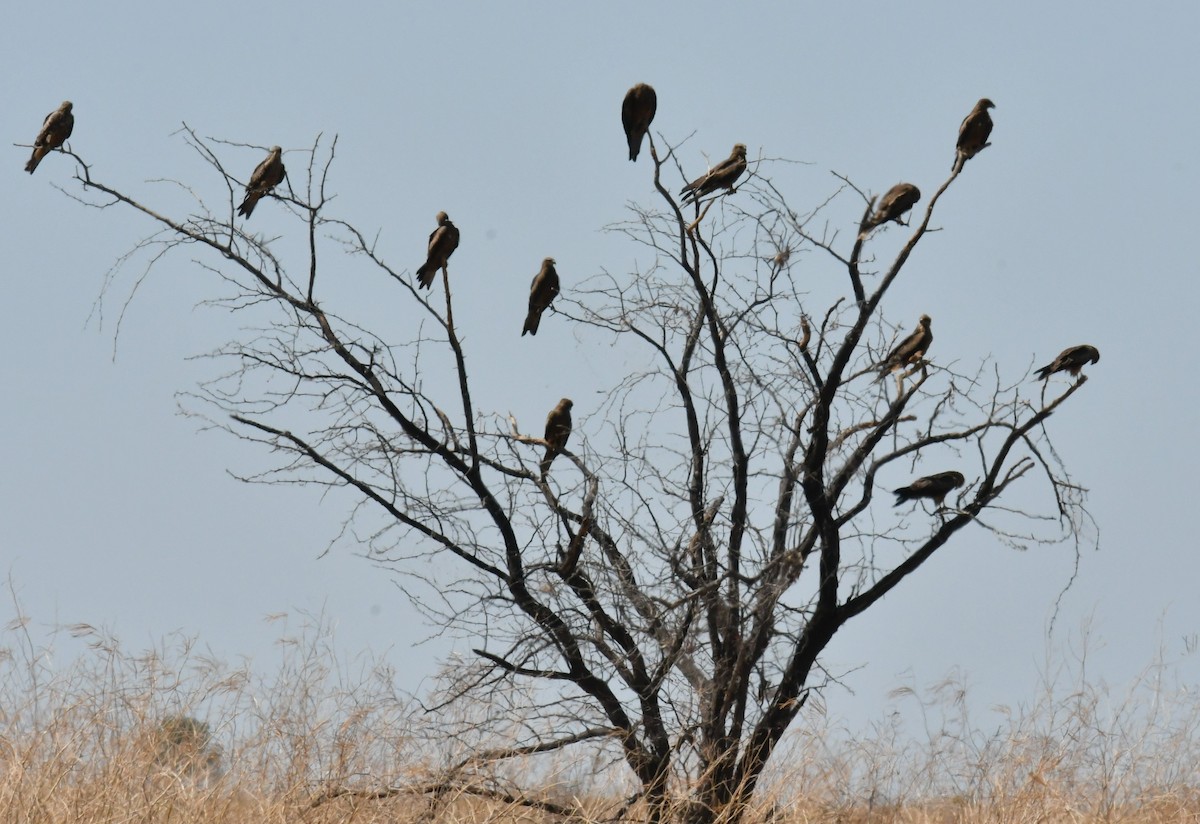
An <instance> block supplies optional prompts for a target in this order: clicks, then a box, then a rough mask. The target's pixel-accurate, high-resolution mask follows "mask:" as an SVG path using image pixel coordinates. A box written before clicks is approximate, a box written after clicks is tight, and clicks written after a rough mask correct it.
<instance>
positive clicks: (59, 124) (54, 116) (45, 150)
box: [25, 100, 75, 174]
mask: <svg viewBox="0 0 1200 824" xmlns="http://www.w3.org/2000/svg"><path fill="white" fill-rule="evenodd" d="M71 108H72V103H71V101H70V100H64V101H63V102H62V105H60V106H59V107H58V108H57V109H55V110H54V111H52V112H50V114H48V115H46V119H45V120H43V121H42V128H41V130H40V131H39V132H38V135H37V137H36V138H35V139H34V141H33V154H32V155H30V157H29V162H28V163H26V164H25V171H27V172H29V173H30V174H33V173H34V171H35V170H36V169H37V167H38V164H39V163H41V162H42V158H43V157H45V156H46V155H47V154H49V153H50V152H51V151H52V150H54V149H59V148H62V144H63V143H65V142H66V141H67V138H68V137H70V136H71V132H72V131H73V130H74V129H75V115H73V114H71Z"/></svg>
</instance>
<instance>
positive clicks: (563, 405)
mask: <svg viewBox="0 0 1200 824" xmlns="http://www.w3.org/2000/svg"><path fill="white" fill-rule="evenodd" d="M574 405H575V401H573V400H571V399H570V398H563V399H562V400H561V401H559V402H558V408H559V409H561V410H562V411H564V412H570V411H571V407H572V406H574Z"/></svg>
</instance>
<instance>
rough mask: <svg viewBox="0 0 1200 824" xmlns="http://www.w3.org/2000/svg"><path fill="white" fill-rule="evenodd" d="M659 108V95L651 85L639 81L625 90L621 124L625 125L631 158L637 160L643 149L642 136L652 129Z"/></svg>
mask: <svg viewBox="0 0 1200 824" xmlns="http://www.w3.org/2000/svg"><path fill="white" fill-rule="evenodd" d="M657 109H658V95H656V94H655V93H654V89H653V87H651V86H647V85H646V84H645V83H638V84H637V85H636V86H634V87H633V88H632V89H630V90H629V91H627V92H625V100H624V101H623V102H622V103H621V124H622V125H623V126H624V127H625V140H626V141H627V142H628V143H629V159H630V160H637V157H638V152H639V151H641V149H642V138H643V137H645V136H646V132H648V131H649V130H650V121H652V120H654V112H655V111H656V110H657Z"/></svg>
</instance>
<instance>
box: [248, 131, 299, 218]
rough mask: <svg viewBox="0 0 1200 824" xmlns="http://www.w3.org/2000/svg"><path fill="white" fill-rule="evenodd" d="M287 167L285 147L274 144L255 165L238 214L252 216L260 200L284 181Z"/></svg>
mask: <svg viewBox="0 0 1200 824" xmlns="http://www.w3.org/2000/svg"><path fill="white" fill-rule="evenodd" d="M286 174H287V169H285V168H284V167H283V149H281V148H279V147H278V146H272V147H271V149H270V151H269V152H267V156H266V158H265V159H264V160H263V162H262V163H259V164H258V165H257V166H255V167H254V173H253V174H251V175H250V182H249V183H247V184H246V197H245V198H244V199H243V200H242V205H241V206H239V207H238V214H239V215H241V216H242V217H250V215H251V214H252V213H253V212H254V207H255V206H257V205H258V201H260V200H262V198H264V197H266V196H267V195H268V194H270V193H271V190H272V189H274V188H275V187H276V186H278V185H279V184H280V183H282V182H283V177H284V175H286Z"/></svg>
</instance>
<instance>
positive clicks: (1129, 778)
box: [0, 619, 1200, 824]
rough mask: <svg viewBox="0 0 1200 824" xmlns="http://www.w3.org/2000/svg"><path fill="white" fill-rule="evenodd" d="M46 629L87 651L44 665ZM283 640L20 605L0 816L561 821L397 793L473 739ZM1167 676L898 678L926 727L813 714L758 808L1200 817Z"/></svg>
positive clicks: (886, 817) (581, 772)
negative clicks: (1017, 701)
mask: <svg viewBox="0 0 1200 824" xmlns="http://www.w3.org/2000/svg"><path fill="white" fill-rule="evenodd" d="M55 643H61V644H62V645H64V646H72V645H74V646H78V647H80V652H79V653H78V654H77V655H75V656H74V657H73V660H71V661H70V662H68V663H67V664H65V665H54V664H52V663H50V662H52V661H53V660H54V656H55V652H54V645H55ZM280 643H281V656H280V664H279V667H278V670H277V671H276V672H275V673H274V674H272V675H271V676H270V677H262V676H257V675H255V674H254V673H253V672H252V671H250V670H249V669H247V668H245V667H242V668H233V667H229V666H227V665H225V664H222V663H220V662H216V661H213V660H211V659H209V658H207V657H205V656H203V655H201V654H199V653H198V652H197V651H196V648H195V647H194V645H193V644H192V643H191V642H189V641H187V640H186V639H173V640H172V641H170V642H169V643H166V644H164V645H162V647H161V648H160V649H157V650H153V651H149V652H146V653H142V654H140V655H131V654H129V653H127V652H125V651H124V650H122V649H121V648H120V646H119V645H118V644H117V643H116V642H115V641H114V640H113V639H111V638H107V637H105V636H104V634H103V633H101V632H99V631H97V630H95V629H94V628H92V627H88V626H83V625H81V626H76V627H73V628H69V629H68V630H64V631H63V632H61V633H59V634H58V635H55V636H53V637H52V639H51V642H50V643H48V644H44V645H40V646H39V645H37V644H35V643H34V641H33V640H32V638H31V636H30V634H29V633H28V632H27V631H26V623H25V621H24V620H23V619H19V620H17V621H15V622H13V623H12V624H10V625H9V627H8V631H7V633H6V634H5V635H4V636H2V637H0V821H3V822H6V823H7V822H31V823H32V822H38V824H66V822H73V824H102V823H103V824H108V822H114V824H115V822H122V823H124V822H156V824H165V823H166V822H187V823H188V824H209V822H212V823H213V824H216V822H221V824H242V823H243V822H245V823H246V824H249V822H254V824H271V823H272V822H280V823H281V824H282V822H312V824H322V823H323V822H362V824H372V823H373V822H385V821H386V822H414V824H457V823H458V822H470V823H471V824H483V823H484V822H493V821H501V820H503V821H514V820H522V821H543V820H544V821H556V820H560V819H558V818H557V817H555V816H553V815H550V814H548V813H544V812H537V811H534V810H530V809H528V808H526V807H521V806H519V805H516V804H514V803H513V802H512V801H511V799H510V800H505V799H504V798H502V797H496V798H492V799H490V800H485V799H481V798H479V797H473V796H469V795H468V794H466V793H464V792H462V791H457V792H454V793H443V794H441V795H434V794H421V793H415V792H394V791H393V790H394V789H395V788H413V787H420V786H427V784H428V782H431V781H434V780H437V776H438V775H439V774H444V773H439V770H444V768H445V767H446V766H448V765H450V764H454V763H457V762H458V761H459V760H460V759H461V758H462V756H463V746H464V745H463V743H462V742H463V741H464V740H466V739H461V738H460V739H454V738H453V737H450V736H447V735H445V728H444V727H443V728H441V731H440V732H439V731H438V730H433V729H432V728H430V727H429V724H430V721H429V718H430V716H428V715H426V714H425V713H424V712H422V711H419V710H418V708H417V707H416V705H415V704H414V703H413V702H411V701H410V700H408V699H407V698H406V697H405V696H402V695H398V694H396V693H395V691H394V689H393V686H392V684H393V681H394V678H393V677H392V673H391V671H390V670H389V669H388V667H387V666H385V665H382V664H380V663H379V662H375V661H364V660H356V661H354V662H351V663H350V664H345V663H339V659H338V657H337V656H336V655H335V654H334V650H333V647H332V641H331V639H330V636H329V634H328V633H326V632H324V631H322V630H321V629H320V627H319V626H316V627H313V626H309V627H307V628H306V629H305V630H304V631H302V632H301V634H300V635H299V636H298V637H295V638H284V639H283V640H282V641H281V642H280ZM1067 669H1068V670H1069V668H1067ZM1080 669H1082V668H1080ZM1168 671H1169V670H1168V668H1165V667H1162V666H1156V667H1152V668H1150V669H1148V670H1147V671H1146V673H1145V675H1144V676H1143V677H1142V678H1141V679H1139V680H1138V681H1137V682H1136V683H1134V684H1132V685H1131V686H1129V687H1128V688H1127V689H1126V690H1124V691H1122V692H1120V693H1119V694H1118V693H1114V692H1113V691H1110V690H1108V689H1106V688H1103V687H1093V686H1090V685H1088V684H1084V683H1078V682H1077V680H1072V678H1071V677H1067V678H1066V679H1065V681H1064V682H1063V683H1056V684H1051V685H1047V686H1046V687H1045V688H1044V690H1043V691H1042V693H1043V694H1042V695H1041V696H1040V698H1038V699H1037V700H1036V701H1034V702H1033V703H1032V704H1030V705H1029V706H1027V707H1024V708H1020V709H1010V710H1006V711H1002V712H1001V713H999V714H995V713H992V714H989V727H988V731H987V732H984V731H982V730H981V729H980V728H979V727H978V726H977V725H975V724H973V722H972V719H971V717H970V715H969V713H968V703H967V700H966V698H967V696H966V694H965V691H964V690H963V688H962V686H961V684H959V683H958V682H956V681H953V680H951V681H947V682H946V683H945V684H942V685H939V686H938V687H936V688H934V689H932V690H929V691H926V692H925V693H924V694H918V693H917V692H916V691H915V690H910V689H904V690H900V691H898V692H897V698H898V700H900V701H901V702H902V707H906V708H907V710H908V711H906V712H904V713H902V714H901V716H902V717H903V718H906V719H907V723H908V724H909V725H910V726H917V727H920V729H921V732H920V733H919V734H913V733H912V732H909V731H906V730H905V729H903V728H902V726H899V724H900V723H902V722H894V723H891V724H881V725H876V726H875V727H873V728H872V729H871V730H869V731H868V732H867V733H865V734H850V733H848V732H846V731H845V730H842V729H838V728H836V727H834V726H833V725H831V724H829V723H827V722H825V721H824V720H823V719H822V717H821V716H820V714H818V713H814V714H812V715H811V716H809V717H807V718H806V721H807V722H808V726H806V727H805V728H804V729H802V730H798V731H797V732H796V733H795V734H793V735H792V736H791V738H790V739H789V742H788V751H787V752H784V753H781V756H782V757H781V758H780V759H779V761H778V765H777V768H776V769H775V770H774V771H773V772H772V773H771V775H770V776H768V778H767V781H766V782H765V783H764V790H765V791H764V792H763V793H762V797H763V800H762V802H761V808H760V809H758V810H756V814H755V815H754V816H753V818H754V819H755V820H758V821H764V822H772V824H792V823H793V822H794V823H795V824H801V822H845V823H846V824H850V823H851V822H867V821H871V822H1096V821H1106V822H1107V821H1113V822H1117V821H1119V822H1130V824H1141V823H1142V822H1146V823H1147V824H1148V823H1149V822H1185V821H1186V822H1196V821H1200V730H1198V729H1197V727H1198V726H1200V694H1197V692H1196V691H1195V690H1192V689H1186V688H1181V687H1178V686H1174V685H1171V684H1169V683H1168V682H1167V680H1166V676H1167V673H1168ZM1067 675H1068V676H1070V675H1071V673H1070V672H1067ZM997 718H999V719H1000V722H999V723H997V721H996V719H997ZM455 742H457V743H455ZM505 775H507V777H508V779H509V780H507V781H506V780H505V779H504V776H493V778H492V780H491V781H489V782H487V783H480V784H478V785H477V786H479V787H482V788H486V789H489V790H491V791H493V792H496V793H501V794H502V793H503V792H504V791H505V790H506V788H511V787H514V786H516V785H518V784H520V783H522V782H520V780H519V779H520V778H521V777H522V776H524V777H525V778H526V782H527V783H537V784H538V785H539V786H540V788H541V789H540V793H541V794H540V796H539V798H541V799H543V800H545V801H546V802H548V803H551V804H553V803H559V804H579V803H582V802H581V801H580V799H584V798H590V799H592V800H591V802H590V803H587V804H585V807H586V808H587V809H588V810H589V812H588V813H587V814H585V815H582V816H579V818H582V819H589V820H593V821H603V820H608V819H609V818H611V816H612V815H613V811H614V810H615V809H617V806H618V803H619V802H616V801H614V800H612V799H613V797H614V796H615V795H616V794H617V793H616V792H615V791H614V790H613V789H612V788H613V786H614V785H615V781H614V777H613V776H612V775H607V776H605V775H596V776H593V775H591V774H590V773H589V771H588V770H587V768H586V767H585V768H580V767H579V765H574V766H571V765H567V766H566V767H563V768H562V769H561V770H559V769H557V768H556V767H555V766H554V765H547V764H546V763H540V764H532V763H530V764H524V765H517V766H514V765H508V766H507V767H506V773H505ZM530 776H537V778H536V779H533V780H532V781H531V780H530V779H529V777H530ZM568 776H570V777H569V778H568ZM513 779H516V780H513ZM345 790H351V792H348V793H343V794H340V795H339V794H338V793H342V792H343V791H345ZM381 795H384V796H386V797H380V796H381ZM606 796H607V797H608V800H605V797H606ZM626 817H627V818H637V817H638V815H637V811H636V810H635V811H631V812H630V813H629V814H628V815H627V816H626Z"/></svg>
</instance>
